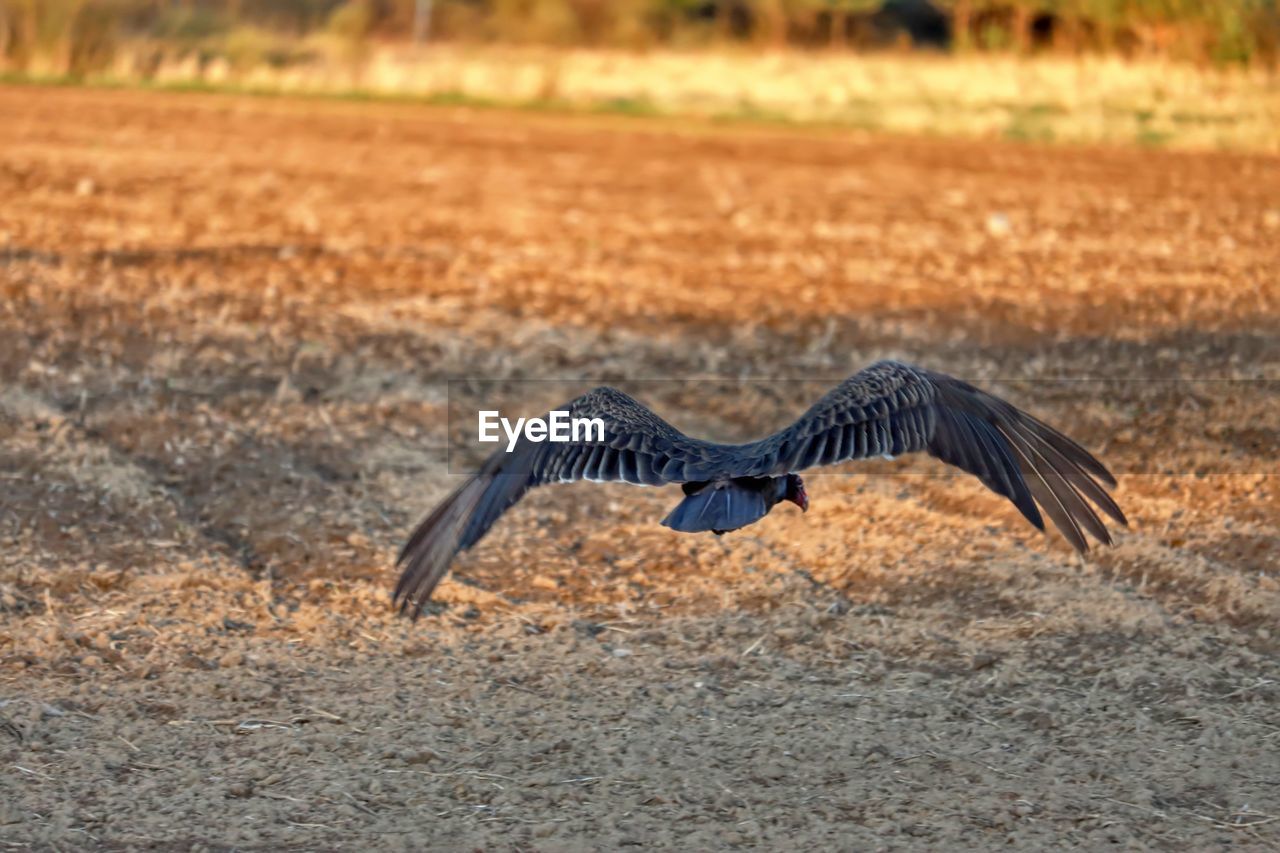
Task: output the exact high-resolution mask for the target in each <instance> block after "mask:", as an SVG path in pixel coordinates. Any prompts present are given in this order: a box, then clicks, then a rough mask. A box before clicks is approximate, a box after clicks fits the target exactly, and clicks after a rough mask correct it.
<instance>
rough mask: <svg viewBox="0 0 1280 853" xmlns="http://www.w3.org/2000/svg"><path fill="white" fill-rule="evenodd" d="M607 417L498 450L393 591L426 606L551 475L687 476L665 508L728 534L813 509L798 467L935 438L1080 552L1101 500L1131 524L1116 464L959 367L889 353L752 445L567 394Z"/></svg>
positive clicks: (617, 398)
mask: <svg viewBox="0 0 1280 853" xmlns="http://www.w3.org/2000/svg"><path fill="white" fill-rule="evenodd" d="M563 409H564V410H567V411H568V412H569V413H570V416H571V417H580V418H599V419H601V420H602V421H603V422H604V427H605V429H604V438H603V440H600V439H599V438H598V437H594V438H595V440H591V441H587V440H582V441H569V442H556V443H552V442H533V441H529V440H528V439H527V438H521V439H520V440H519V441H518V442H517V443H516V444H515V446H514V448H513V449H512V450H511V451H510V452H508V451H506V450H501V449H500V450H498V451H496V452H495V453H494V454H493V455H492V456H490V457H489V458H488V459H487V460H486V461H485V462H484V464H483V465H481V466H480V468H479V470H477V471H476V472H475V473H474V474H472V475H470V476H469V477H468V478H467V479H466V480H465V481H464V482H463V483H462V484H461V485H460V486H459V487H458V488H457V490H456V491H454V492H453V494H451V495H450V496H449V497H447V498H446V499H445V500H444V502H443V503H441V504H440V505H439V506H438V507H436V509H435V510H434V511H433V512H432V513H431V514H430V515H428V516H427V517H426V519H424V520H423V522H422V523H421V524H419V525H418V527H417V529H416V530H415V531H414V532H413V535H412V536H410V537H409V541H408V542H407V543H406V544H405V546H404V549H403V550H402V551H401V552H400V556H399V558H398V560H397V561H396V564H397V565H403V566H404V570H403V572H402V574H401V575H400V580H399V582H398V583H397V584H396V590H395V602H396V603H397V604H398V605H399V608H400V611H401V612H402V613H412V614H413V616H414V618H417V616H418V615H420V614H421V612H422V608H423V606H424V605H425V604H426V603H427V601H428V600H430V598H431V593H432V591H433V590H434V589H435V588H436V585H437V584H439V583H440V581H441V579H442V578H443V577H444V575H445V573H446V572H448V570H449V565H450V563H452V562H453V559H454V557H456V556H457V555H458V554H459V553H461V552H463V551H466V550H467V549H469V548H471V547H472V546H474V545H475V544H476V543H477V542H479V541H480V539H481V538H483V537H484V535H485V534H486V533H488V532H489V528H491V527H492V526H493V524H494V522H496V521H497V520H498V518H499V516H501V515H502V514H503V513H504V512H506V511H507V510H508V509H510V507H511V506H512V505H513V504H514V503H515V502H516V501H518V500H520V498H521V497H523V496H524V494H525V492H527V491H529V489H532V488H534V487H535V486H541V485H545V484H547V483H568V482H573V481H576V480H595V481H602V482H608V481H617V482H624V483H634V484H636V485H642V486H660V485H667V484H679V485H680V486H681V487H682V489H683V491H684V499H683V500H681V502H680V503H679V504H678V505H677V506H676V507H675V509H673V510H672V511H671V513H670V514H669V515H668V516H667V517H666V518H665V519H663V521H662V523H663V524H664V525H666V526H667V527H669V528H671V529H673V530H677V531H679V532H682V533H698V532H704V531H710V532H713V533H716V534H722V533H725V532H727V531H731V530H737V529H739V528H742V527H746V526H747V525H749V524H754V523H755V522H757V521H759V520H760V519H762V518H764V517H765V516H766V515H768V514H769V511H770V510H771V509H773V507H774V506H776V505H777V504H778V503H781V502H783V501H789V502H791V503H794V504H796V505H797V506H799V507H800V509H801V510H807V509H808V507H809V496H808V494H807V493H806V491H805V487H804V482H803V481H802V480H801V479H800V476H799V474H797V473H796V472H798V471H801V470H804V469H806V468H813V467H815V466H819V465H834V464H836V463H838V462H844V461H847V460H851V459H869V458H873V457H877V456H889V457H894V456H898V455H901V454H904V453H916V452H919V451H925V452H927V453H929V454H930V455H931V456H935V457H937V458H938V459H940V460H942V461H943V462H945V463H947V464H949V465H954V466H955V467H957V468H960V469H961V470H963V471H968V472H969V473H970V474H973V475H975V476H976V477H977V478H978V479H979V480H981V481H982V483H983V484H984V485H985V486H986V487H987V488H989V489H991V490H992V491H993V492H995V493H996V494H999V495H1003V496H1004V497H1006V498H1008V499H1009V500H1010V501H1012V502H1013V505H1014V506H1016V507H1017V508H1018V511H1019V512H1021V513H1022V515H1023V516H1024V517H1025V518H1026V519H1027V520H1028V521H1029V522H1031V523H1032V524H1033V525H1035V526H1036V527H1037V528H1039V529H1040V530H1042V531H1043V530H1044V529H1045V524H1044V519H1043V517H1042V516H1041V511H1042V510H1043V512H1044V514H1045V515H1047V516H1048V517H1049V518H1050V519H1051V520H1052V521H1053V524H1054V526H1056V527H1057V528H1058V530H1059V531H1061V533H1062V535H1063V537H1064V538H1066V540H1067V542H1069V543H1070V544H1071V545H1072V547H1074V548H1075V549H1076V550H1077V551H1080V552H1082V553H1083V552H1084V551H1087V550H1088V548H1089V543H1088V540H1087V539H1086V538H1085V533H1086V532H1087V533H1089V534H1090V535H1092V536H1093V537H1094V538H1095V539H1097V540H1098V541H1100V542H1102V543H1104V544H1108V545H1110V544H1111V536H1110V534H1109V533H1108V531H1107V528H1106V525H1104V524H1103V523H1102V521H1101V519H1099V518H1098V514H1097V513H1096V512H1095V511H1094V509H1093V507H1091V506H1090V505H1089V504H1090V502H1092V503H1093V504H1094V505H1095V506H1096V507H1097V508H1098V509H1101V510H1102V512H1103V513H1105V514H1106V515H1108V516H1109V517H1110V518H1111V519H1112V520H1114V521H1115V522H1116V523H1117V524H1120V525H1123V526H1128V521H1127V520H1126V519H1125V517H1124V513H1123V512H1121V510H1120V507H1119V506H1117V505H1116V502H1115V501H1114V500H1113V499H1112V497H1111V495H1110V494H1109V493H1108V491H1107V488H1114V487H1115V485H1116V481H1115V478H1114V477H1113V476H1112V475H1111V472H1110V471H1108V470H1107V469H1106V467H1104V466H1103V464H1102V463H1101V462H1099V461H1098V460H1097V459H1095V458H1094V457H1093V456H1092V455H1091V454H1090V453H1089V452H1088V451H1087V450H1085V449H1084V448H1083V447H1081V446H1080V445H1079V444H1077V443H1076V442H1074V441H1072V440H1071V439H1070V438H1067V437H1066V436H1065V435H1063V434H1062V433H1060V432H1058V431H1057V430H1055V429H1054V428H1053V427H1050V426H1048V425H1047V424H1045V423H1043V422H1041V421H1039V420H1037V419H1036V418H1034V417H1032V416H1031V415H1029V414H1027V413H1026V412H1024V411H1021V410H1020V409H1017V408H1015V407H1014V406H1012V405H1010V404H1009V403H1006V402H1005V401H1004V400H1001V399H999V398H998V397H994V396H992V395H990V394H988V393H986V392H985V391H981V390H979V389H978V388H975V387H974V386H972V385H970V384H969V383H967V382H962V381H961V380H959V379H954V378H952V377H950V376H946V375H944V374H942V373H936V372H933V371H930V370H925V369H922V368H919V367H913V366H912V365H909V364H903V363H901V362H896V361H881V362H877V363H875V364H873V365H871V366H870V367H867V368H865V369H864V370H861V371H859V372H858V373H855V374H854V375H853V376H851V377H849V378H848V379H846V380H845V381H844V382H842V383H841V384H840V385H838V386H836V387H835V388H834V389H832V390H831V391H829V392H828V393H827V394H826V395H825V396H824V397H823V398H822V399H820V400H819V401H818V402H817V403H815V404H814V405H813V406H812V407H811V408H810V409H809V410H808V411H807V412H805V413H804V414H803V415H802V416H801V417H800V419H799V420H797V421H796V422H795V423H793V424H792V425H791V426H789V427H787V428H785V429H783V430H781V431H779V432H776V433H774V434H773V435H771V436H769V437H768V438H763V439H760V440H759V441H753V442H751V443H749V444H716V443H714V442H710V441H702V440H701V439H697V438H691V437H689V436H687V435H685V434H684V433H682V432H680V431H679V430H678V429H676V428H675V427H673V426H671V425H670V424H668V423H667V422H666V421H664V420H662V418H660V417H658V416H657V415H656V414H654V413H653V412H652V411H650V410H649V409H648V408H646V407H645V406H644V405H642V404H641V403H639V402H637V401H636V400H634V399H632V398H631V397H629V396H627V395H626V394H624V393H622V392H621V391H618V390H615V389H613V388H608V387H601V388H596V389H595V390H594V391H590V392H588V393H586V394H584V395H582V396H581V397H578V398H577V399H576V400H573V401H571V402H569V403H567V404H566V405H565V406H564V407H563Z"/></svg>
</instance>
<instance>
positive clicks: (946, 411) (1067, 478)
mask: <svg viewBox="0 0 1280 853" xmlns="http://www.w3.org/2000/svg"><path fill="white" fill-rule="evenodd" d="M922 450H923V451H928V452H929V453H930V454H931V455H933V456H936V457H937V458H939V459H941V460H942V461H943V462H946V463H948V464H950V465H954V466H956V467H957V468H960V469H962V470H964V471H968V472H969V473H970V474H973V475H975V476H976V477H978V479H980V480H981V481H982V482H983V484H985V485H986V486H987V488H989V489H991V490H992V491H993V492H995V493H997V494H1000V495H1003V496H1004V497H1006V498H1008V499H1009V500H1010V501H1012V502H1013V504H1014V506H1016V507H1017V508H1018V510H1019V512H1021V513H1022V515H1023V516H1025V517H1026V519H1027V520H1028V521H1030V522H1031V523H1032V524H1034V525H1035V526H1036V527H1038V528H1039V529H1041V530H1044V519H1043V518H1042V517H1041V515H1040V508H1043V510H1044V512H1045V514H1046V515H1048V516H1049V518H1050V519H1051V520H1052V521H1053V523H1054V525H1055V526H1056V527H1057V528H1058V529H1059V530H1060V531H1061V532H1062V535H1063V537H1065V538H1066V540H1067V541H1068V542H1069V543H1071V545H1072V547H1074V548H1075V549H1076V550H1078V551H1082V552H1083V551H1087V550H1088V547H1089V545H1088V541H1087V540H1086V538H1085V536H1084V531H1088V532H1089V533H1090V534H1092V535H1093V536H1094V537H1095V538H1097V539H1098V540H1099V541H1101V542H1104V543H1106V544H1111V536H1110V534H1109V533H1108V531H1107V528H1106V525H1104V524H1103V523H1102V521H1101V520H1100V519H1099V518H1098V515H1097V513H1096V512H1094V510H1093V508H1092V507H1091V506H1090V505H1089V501H1092V502H1093V504H1095V505H1096V506H1097V507H1098V508H1100V509H1101V510H1102V511H1103V512H1104V513H1106V514H1107V515H1108V516H1110V517H1111V518H1112V519H1113V520H1114V521H1115V522H1116V523H1117V524H1121V525H1125V526H1127V525H1128V522H1127V521H1126V519H1125V517H1124V513H1123V512H1121V511H1120V507H1118V506H1117V505H1116V502H1115V501H1114V500H1113V499H1112V497H1111V495H1110V494H1108V492H1107V489H1106V488H1105V487H1112V488H1114V487H1115V485H1116V481H1115V478H1114V477H1113V476H1112V475H1111V472H1110V471H1108V470H1107V469H1106V467H1105V466H1103V464H1102V463H1101V462H1099V461H1098V460H1097V459H1095V458H1094V457H1093V456H1092V455H1091V454H1090V453H1089V452H1088V451H1087V450H1085V449H1084V448H1083V447H1081V446H1080V445H1079V444H1077V443H1076V442H1074V441H1072V440H1071V439H1070V438H1067V437H1066V436H1065V435H1063V434H1062V433H1060V432H1058V431H1057V430H1055V429H1054V428H1053V427H1050V426H1048V425H1047V424H1045V423H1043V422H1042V421H1039V420H1037V419H1036V418H1034V417H1032V416H1031V415H1029V414H1027V413H1026V412H1024V411H1022V410H1020V409H1017V408H1015V407H1014V406H1012V405H1010V404H1009V403H1007V402H1005V401H1004V400H1001V399H999V398H998V397H994V396H992V395H991V394H988V393H986V392H985V391H982V390H980V389H978V388H975V387H974V386H972V385H970V384H969V383H967V382H962V381H960V380H959V379H954V378H952V377H950V376H946V375H945V374H942V373H935V372H933V371H928V370H923V369H921V368H918V367H913V366H911V365H908V364H902V363H900V362H895V361H881V362H877V363H876V364H873V365H871V366H870V367H868V368H866V369H864V370H861V371H859V372H858V373H855V374H854V375H853V376H851V377H849V378H848V379H846V380H845V381H844V382H842V383H841V384H840V385H838V386H837V387H835V388H834V389H832V390H831V391H830V392H828V393H827V394H826V396H824V397H823V398H822V399H821V400H819V401H818V402H817V403H815V404H814V405H813V407H811V408H810V409H809V411H807V412H805V414H804V415H803V416H801V418H800V419H799V420H798V421H796V422H795V423H794V424H792V425H791V426H789V427H787V428H786V429H784V430H782V431H780V432H778V433H775V434H774V435H772V436H770V437H768V438H766V439H763V440H762V441H758V442H755V443H754V444H751V445H746V446H745V447H743V448H741V450H740V452H739V454H738V455H737V458H736V461H735V464H734V470H733V473H734V475H735V476H763V475H771V476H778V475H780V474H784V473H787V472H791V471H799V470H801V469H804V468H811V467H814V466H816V465H832V464H835V463H837V462H843V461H845V460H849V459H867V458H871V457H875V456H898V455H899V454H903V453H912V452H916V451H922ZM1086 498H1087V499H1088V501H1086V500H1085V499H1086ZM1037 505H1038V506H1039V508H1038V507H1037Z"/></svg>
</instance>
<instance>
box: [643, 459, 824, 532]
mask: <svg viewBox="0 0 1280 853" xmlns="http://www.w3.org/2000/svg"><path fill="white" fill-rule="evenodd" d="M682 488H683V489H684V494H685V499H684V500H682V501H681V502H680V503H679V504H678V505H677V506H676V508H675V509H673V510H672V511H671V514H670V515H668V516H667V517H666V518H664V519H663V520H662V524H663V526H664V527H670V528H671V529H672V530H678V531H680V532H681V533H702V532H704V531H707V530H710V531H711V532H712V533H714V534H716V535H717V536H719V535H721V534H724V533H728V532H729V531H730V530H738V529H740V528H743V527H746V526H747V525H748V524H755V523H756V522H757V521H759V520H760V519H762V518H764V517H765V516H766V515H768V514H769V510H771V509H773V508H774V506H776V505H777V504H778V502H779V501H783V500H789V501H792V502H793V503H796V504H797V505H799V506H800V507H801V509H808V507H809V499H808V497H807V496H806V495H805V491H804V484H803V483H802V482H801V480H800V477H799V476H797V475H796V474H787V475H786V476H783V477H736V478H732V479H728V480H712V481H710V482H694V483H684V484H683V485H682Z"/></svg>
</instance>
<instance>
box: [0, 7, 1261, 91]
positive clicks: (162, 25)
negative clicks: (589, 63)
mask: <svg viewBox="0 0 1280 853" xmlns="http://www.w3.org/2000/svg"><path fill="white" fill-rule="evenodd" d="M397 41H399V42H418V43H430V42H435V41H449V42H455V43H457V42H463V43H467V42H472V43H474V42H486V43H498V44H539V45H554V46H565V47H577V46H582V47H620V48H647V47H660V46H665V47H674V48H688V47H704V46H715V45H725V44H739V45H744V46H758V47H770V48H777V47H791V48H796V49H813V50H816V49H827V50H829V49H837V50H839V49H861V50H868V49H877V48H878V49H890V48H905V47H916V48H928V49H935V50H948V51H998V52H1006V53H1008V52H1014V53H1032V52H1042V51H1053V52H1058V53H1064V54H1072V53H1086V52H1088V53H1118V54H1123V55H1126V56H1135V55H1141V56H1152V57H1166V58H1174V59H1182V60H1189V61H1193V62H1200V63H1219V64H1221V63H1242V64H1263V65H1268V66H1274V65H1275V63H1276V58H1277V54H1278V52H1280V0H1204V2H1200V0H702V2H699V1H698V0H0V62H2V63H3V66H4V67H7V68H9V69H11V70H12V69H16V70H26V71H30V70H37V71H45V72H54V73H64V74H83V73H88V72H92V71H96V70H101V69H105V68H108V67H109V66H110V65H111V63H112V62H113V60H114V59H115V58H116V56H117V54H118V53H119V52H121V51H122V50H126V49H127V50H131V51H133V52H134V53H135V54H136V53H137V52H138V51H139V50H149V51H151V52H152V54H153V55H154V56H155V61H157V62H159V61H161V60H162V59H171V58H174V57H175V56H179V57H180V56H189V55H193V54H194V55H198V56H199V57H201V58H202V59H212V58H221V59H223V60H226V61H227V62H229V63H230V64H232V65H233V66H244V65H247V64H259V63H267V64H271V65H276V66H284V65H289V64H292V63H296V62H304V61H311V60H314V59H316V58H318V57H322V56H331V55H334V53H335V51H337V52H340V53H342V54H345V55H347V56H358V55H359V54H360V51H361V50H362V49H363V48H364V47H366V46H368V45H370V44H373V43H381V42H397Z"/></svg>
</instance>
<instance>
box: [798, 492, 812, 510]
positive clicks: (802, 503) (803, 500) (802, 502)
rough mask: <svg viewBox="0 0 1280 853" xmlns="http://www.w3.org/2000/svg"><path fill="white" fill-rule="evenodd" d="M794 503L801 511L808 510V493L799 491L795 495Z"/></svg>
mask: <svg viewBox="0 0 1280 853" xmlns="http://www.w3.org/2000/svg"><path fill="white" fill-rule="evenodd" d="M795 505H796V506H798V507H800V511H801V512H808V511H809V495H808V494H806V493H805V492H801V493H800V494H798V495H796V499H795Z"/></svg>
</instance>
